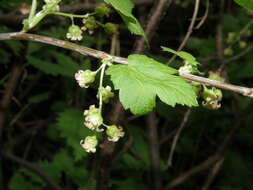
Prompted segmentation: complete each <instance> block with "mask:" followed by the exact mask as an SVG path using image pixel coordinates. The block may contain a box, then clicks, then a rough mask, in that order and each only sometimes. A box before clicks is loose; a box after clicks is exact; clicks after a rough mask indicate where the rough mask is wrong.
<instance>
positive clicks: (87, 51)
mask: <svg viewBox="0 0 253 190" xmlns="http://www.w3.org/2000/svg"><path fill="white" fill-rule="evenodd" d="M0 40H30V41H34V42H42V43H45V44H50V45H54V46H58V47H62V48H65V49H69V50H73V51H76V52H79V53H80V54H82V55H89V56H92V57H95V58H98V59H104V58H108V57H111V55H110V54H108V53H105V52H103V51H98V50H95V49H92V48H88V47H85V46H81V45H78V44H74V43H71V42H68V41H64V40H58V39H55V38H51V37H45V36H41V35H36V34H29V33H22V32H14V33H2V34H0ZM113 58H114V62H116V63H120V64H125V65H127V64H128V62H127V59H126V58H123V57H117V56H113ZM180 76H181V77H182V78H185V79H187V80H190V81H194V82H199V83H201V84H205V85H209V86H214V87H217V88H221V89H225V90H230V91H233V92H236V93H239V94H242V95H244V96H248V97H251V98H253V88H246V87H242V86H236V85H232V84H227V83H224V82H221V81H216V80H211V79H208V78H204V77H199V76H196V75H191V74H181V75H180Z"/></svg>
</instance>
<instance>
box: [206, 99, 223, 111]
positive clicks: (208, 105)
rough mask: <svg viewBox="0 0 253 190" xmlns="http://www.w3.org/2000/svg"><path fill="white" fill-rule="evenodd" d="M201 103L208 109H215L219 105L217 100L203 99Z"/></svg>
mask: <svg viewBox="0 0 253 190" xmlns="http://www.w3.org/2000/svg"><path fill="white" fill-rule="evenodd" d="M202 105H203V106H204V107H205V108H207V109H209V110H217V109H219V108H220V107H221V104H220V103H219V102H218V101H209V102H205V101H203V102H202Z"/></svg>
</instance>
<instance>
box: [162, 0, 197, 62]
mask: <svg viewBox="0 0 253 190" xmlns="http://www.w3.org/2000/svg"><path fill="white" fill-rule="evenodd" d="M199 2H200V1H199V0H195V7H194V11H193V15H192V19H191V23H190V25H189V28H188V31H187V33H186V35H185V37H184V39H183V41H182V43H181V44H180V46H179V48H178V49H177V51H181V50H182V49H183V48H184V46H185V44H186V42H187V41H188V39H189V38H190V36H191V34H192V31H193V28H194V25H195V22H196V18H197V15H198V12H199ZM175 58H176V55H173V56H172V57H171V58H170V60H169V61H168V63H167V65H169V64H170V63H171V62H172V61H173V60H174V59H175Z"/></svg>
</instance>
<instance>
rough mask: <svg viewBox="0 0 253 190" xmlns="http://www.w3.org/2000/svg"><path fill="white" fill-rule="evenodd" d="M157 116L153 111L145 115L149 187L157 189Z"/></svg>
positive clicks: (158, 187)
mask: <svg viewBox="0 0 253 190" xmlns="http://www.w3.org/2000/svg"><path fill="white" fill-rule="evenodd" d="M157 122H158V121H157V118H156V115H155V112H151V113H150V114H149V115H148V117H146V125H147V126H148V131H147V137H148V143H149V149H150V151H149V154H150V171H151V179H152V180H151V187H152V188H151V189H154V190H158V189H160V187H161V174H160V173H161V169H160V151H159V140H158V139H159V138H158V134H157Z"/></svg>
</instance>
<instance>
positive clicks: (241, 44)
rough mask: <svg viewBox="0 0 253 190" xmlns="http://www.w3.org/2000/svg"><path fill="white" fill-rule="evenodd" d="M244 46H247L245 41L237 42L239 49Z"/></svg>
mask: <svg viewBox="0 0 253 190" xmlns="http://www.w3.org/2000/svg"><path fill="white" fill-rule="evenodd" d="M246 46H247V43H246V42H245V41H240V42H239V47H240V48H241V49H243V48H245V47H246Z"/></svg>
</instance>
